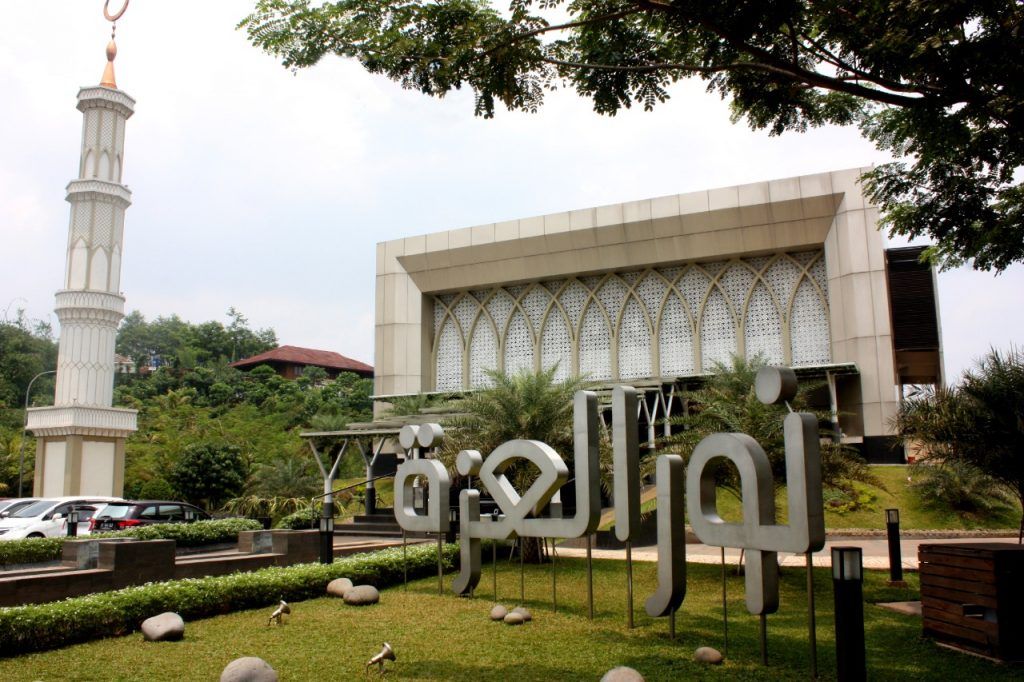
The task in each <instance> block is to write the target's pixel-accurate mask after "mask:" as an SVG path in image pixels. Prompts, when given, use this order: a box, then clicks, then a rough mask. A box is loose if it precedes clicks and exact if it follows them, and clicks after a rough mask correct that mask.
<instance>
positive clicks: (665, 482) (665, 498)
mask: <svg viewBox="0 0 1024 682" xmlns="http://www.w3.org/2000/svg"><path fill="white" fill-rule="evenodd" d="M656 473H657V482H658V590H657V591H656V592H655V593H654V594H652V595H651V596H650V597H648V598H647V601H646V602H645V603H644V608H645V609H646V610H647V615H649V616H652V617H654V618H658V617H660V616H670V615H672V614H673V613H675V611H676V610H677V609H679V607H680V606H681V605H682V603H683V599H684V598H685V597H686V526H685V525H684V524H685V519H684V514H683V513H684V511H685V508H686V507H685V505H684V503H683V495H684V494H685V465H684V463H683V458H682V457H680V456H679V455H662V456H661V457H658V462H657V472H656Z"/></svg>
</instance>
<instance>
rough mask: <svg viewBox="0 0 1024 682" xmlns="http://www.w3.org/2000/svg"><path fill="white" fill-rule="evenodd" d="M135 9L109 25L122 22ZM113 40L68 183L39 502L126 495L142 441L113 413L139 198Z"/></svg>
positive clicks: (128, 104) (41, 428)
mask: <svg viewBox="0 0 1024 682" xmlns="http://www.w3.org/2000/svg"><path fill="white" fill-rule="evenodd" d="M127 5H128V3H127V2H125V4H124V7H122V9H121V11H120V12H118V13H117V14H116V15H114V16H111V15H110V14H109V13H108V12H107V9H106V6H104V15H105V16H106V17H107V19H109V20H110V21H111V22H114V21H116V20H117V19H118V18H120V17H121V15H122V14H124V10H125V9H126V8H127ZM115 56H117V46H116V45H115V44H114V34H113V32H112V33H111V36H110V43H109V44H108V45H107V66H106V69H105V70H104V71H103V79H102V80H101V81H100V84H99V85H98V86H88V87H83V88H81V89H80V90H79V92H78V110H79V111H81V112H82V117H83V120H82V148H81V160H80V161H79V166H78V177H77V178H76V179H75V180H72V181H71V182H70V183H68V186H67V200H68V202H69V203H70V204H71V224H70V226H69V228H68V248H67V261H66V266H65V275H64V287H63V288H62V289H61V290H60V291H58V292H57V297H56V298H57V307H56V313H57V318H58V319H59V320H60V351H59V354H58V358H57V389H56V395H55V398H54V405H53V407H43V408H34V409H31V410H29V412H28V429H29V430H30V431H32V433H33V434H34V435H35V436H36V438H37V441H36V442H37V447H36V466H35V486H34V494H35V495H37V496H46V497H50V496H55V495H121V493H122V491H123V489H124V442H125V439H126V438H127V437H128V435H129V434H131V432H133V431H135V429H136V426H135V423H136V422H135V420H136V412H135V410H125V409H118V408H113V407H111V404H112V398H113V390H114V342H115V340H116V338H117V325H118V324H119V323H120V322H121V318H123V317H124V296H122V295H121V293H120V285H121V254H122V252H123V245H124V212H125V209H127V208H128V207H129V206H130V205H131V192H130V191H129V190H128V188H127V187H125V186H124V185H122V184H121V172H122V170H123V167H124V127H125V122H126V121H127V120H128V118H129V117H131V115H132V113H134V109H133V107H134V105H135V100H133V99H132V98H131V97H129V96H128V95H127V94H126V93H124V92H122V91H121V90H118V89H117V83H116V82H115V79H114V57H115Z"/></svg>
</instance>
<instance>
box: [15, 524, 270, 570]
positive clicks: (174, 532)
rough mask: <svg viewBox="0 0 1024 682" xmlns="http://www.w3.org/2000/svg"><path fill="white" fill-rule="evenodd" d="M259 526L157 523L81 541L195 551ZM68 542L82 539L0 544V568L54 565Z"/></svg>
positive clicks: (231, 540) (62, 538) (89, 536)
mask: <svg viewBox="0 0 1024 682" xmlns="http://www.w3.org/2000/svg"><path fill="white" fill-rule="evenodd" d="M262 528H263V525H262V524H261V523H260V522H259V521H253V520H251V519H217V520H213V521H196V522H195V523H157V524H153V525H152V526H139V527H137V528H129V529H128V530H123V531H118V532H116V533H93V534H92V535H88V536H85V538H89V539H96V538H138V539H139V540H174V541H175V542H177V543H178V546H179V547H198V546H200V545H212V544H217V543H220V542H233V541H235V540H237V539H238V534H239V533H240V532H242V531H243V530H261V529H262ZM69 539H72V540H79V539H84V538H67V537H59V538H24V539H21V540H7V541H4V542H0V566H6V565H8V564H32V563H39V562H42V561H57V560H58V559H60V557H61V549H62V548H63V546H64V543H65V542H67V541H68V540H69Z"/></svg>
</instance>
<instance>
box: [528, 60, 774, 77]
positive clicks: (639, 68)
mask: <svg viewBox="0 0 1024 682" xmlns="http://www.w3.org/2000/svg"><path fill="white" fill-rule="evenodd" d="M541 61H543V62H545V63H547V64H553V65H554V66H565V67H569V68H573V69H593V70H596V71H618V72H633V73H646V72H650V71H689V72H692V73H717V72H719V71H739V70H744V69H746V70H751V71H764V72H766V73H779V74H782V75H785V76H788V75H789V73H788V72H786V71H783V70H781V69H779V68H777V67H775V66H772V65H770V64H759V63H757V62H730V63H729V64H721V65H718V66H703V65H701V64H679V63H674V62H658V63H655V64H631V65H628V66H624V65H620V64H593V63H590V62H571V61H567V60H565V59H556V58H554V57H541Z"/></svg>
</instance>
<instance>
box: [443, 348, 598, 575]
mask: <svg viewBox="0 0 1024 682" xmlns="http://www.w3.org/2000/svg"><path fill="white" fill-rule="evenodd" d="M556 371H557V366H555V367H551V368H550V369H547V370H543V371H541V372H536V373H533V372H527V371H523V372H520V373H518V374H514V375H508V374H505V373H504V372H499V371H493V370H489V371H488V372H487V375H488V377H489V378H490V380H491V386H490V387H489V388H484V389H480V390H478V391H475V392H473V393H470V394H468V395H467V396H466V397H465V398H463V399H462V401H461V402H459V403H458V405H457V409H458V410H459V412H460V414H459V415H458V416H456V417H453V418H452V419H451V420H450V421H449V422H448V423H447V425H446V428H447V430H448V433H449V437H448V438H447V439H446V441H445V446H444V449H443V451H442V453H441V458H442V461H443V462H444V463H445V465H446V466H447V467H448V468H449V469H450V470H451V469H454V461H455V456H456V455H457V454H458V452H459V451H460V450H465V449H472V450H479V451H480V452H481V453H483V454H484V456H485V457H486V456H487V454H488V453H490V452H491V451H493V450H494V449H495V448H497V447H498V446H499V445H501V444H502V443H504V442H506V441H509V440H515V439H527V440H539V441H543V442H545V443H547V444H548V445H550V446H551V447H552V448H554V450H555V451H556V452H558V453H559V454H560V455H562V457H563V458H564V459H566V461H567V462H571V458H572V452H573V396H574V395H575V393H576V391H578V390H580V389H581V388H583V387H584V386H585V385H586V382H585V380H584V379H582V378H580V377H571V378H568V379H565V380H564V381H556V380H555V372H556ZM506 475H507V476H508V478H509V480H510V481H511V482H512V484H513V485H514V486H515V488H516V490H518V491H520V493H522V492H524V491H526V490H527V489H528V488H529V487H530V485H532V484H533V482H534V480H535V479H536V476H537V471H536V469H535V468H534V467H530V466H523V465H515V464H514V465H513V466H511V467H510V468H509V469H508V470H507V471H506ZM523 556H524V560H525V561H532V562H539V561H542V560H543V552H542V550H541V542H540V539H539V538H523Z"/></svg>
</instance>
